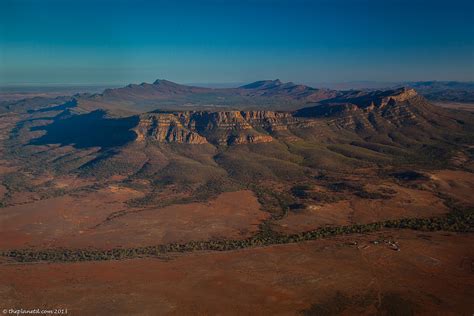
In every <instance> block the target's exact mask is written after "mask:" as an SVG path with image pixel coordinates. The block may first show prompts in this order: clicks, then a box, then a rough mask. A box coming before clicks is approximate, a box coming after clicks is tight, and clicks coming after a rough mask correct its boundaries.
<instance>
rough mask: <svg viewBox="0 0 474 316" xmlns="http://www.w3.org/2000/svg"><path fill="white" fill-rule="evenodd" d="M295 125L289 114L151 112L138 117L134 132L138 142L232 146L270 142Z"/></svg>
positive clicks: (260, 112) (264, 112) (267, 112)
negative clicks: (273, 135) (280, 132)
mask: <svg viewBox="0 0 474 316" xmlns="http://www.w3.org/2000/svg"><path fill="white" fill-rule="evenodd" d="M295 121H296V119H295V118H294V117H293V116H292V115H291V113H289V112H286V113H285V112H273V111H222V112H209V111H188V112H154V113H147V114H144V115H141V116H140V121H139V123H138V126H137V127H136V128H135V129H134V130H135V133H136V134H137V141H144V140H146V139H152V140H155V141H158V142H162V143H187V144H206V143H212V144H219V145H223V144H227V145H231V144H248V143H265V142H271V141H272V140H273V137H272V136H271V134H272V133H274V132H276V131H282V130H286V129H287V128H288V125H289V124H291V123H292V122H295Z"/></svg>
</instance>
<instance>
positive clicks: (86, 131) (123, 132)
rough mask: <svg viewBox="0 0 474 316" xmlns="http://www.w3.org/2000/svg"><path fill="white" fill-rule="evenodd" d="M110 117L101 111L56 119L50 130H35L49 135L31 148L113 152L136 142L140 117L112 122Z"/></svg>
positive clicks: (34, 140) (47, 128) (32, 142)
mask: <svg viewBox="0 0 474 316" xmlns="http://www.w3.org/2000/svg"><path fill="white" fill-rule="evenodd" d="M105 115H106V113H105V112H104V111H101V110H97V111H94V112H91V113H87V114H82V115H74V116H70V117H67V118H63V119H61V118H56V119H55V120H54V122H53V123H51V124H49V125H46V126H38V127H33V128H32V129H31V130H32V131H45V132H46V134H45V135H43V136H41V137H39V138H36V139H33V140H31V141H30V143H29V145H47V144H61V146H65V145H73V146H74V147H75V148H89V147H101V148H109V147H116V146H121V145H125V144H126V143H128V142H131V141H133V140H134V139H135V138H136V134H135V133H134V132H133V131H131V129H132V128H133V127H135V126H136V125H137V123H138V121H139V118H138V116H132V117H127V118H119V119H114V118H108V117H106V116H105Z"/></svg>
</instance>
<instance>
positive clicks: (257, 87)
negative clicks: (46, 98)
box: [78, 79, 338, 113]
mask: <svg viewBox="0 0 474 316" xmlns="http://www.w3.org/2000/svg"><path fill="white" fill-rule="evenodd" d="M337 95H338V92H337V91H334V90H328V89H315V88H311V87H308V86H304V85H297V84H294V83H291V82H288V83H283V82H281V81H280V80H278V79H277V80H264V81H257V82H254V83H251V84H248V85H244V86H241V87H238V88H220V89H217V88H204V87H195V86H186V85H181V84H177V83H174V82H171V81H167V80H156V81H155V82H154V83H153V84H149V83H142V84H139V85H136V84H131V85H128V86H126V87H123V88H117V89H107V90H105V91H104V92H103V93H100V94H94V95H82V96H80V97H78V102H79V103H80V104H81V105H82V106H84V107H87V108H90V109H100V108H102V109H108V110H111V111H116V112H122V113H141V112H145V111H151V110H156V109H162V110H184V109H190V110H193V109H194V110H197V109H200V110H203V109H208V110H211V109H219V108H227V109H255V110H256V109H276V110H292V109H297V108H300V107H302V106H304V105H306V104H308V103H311V102H317V101H320V100H324V99H328V98H332V97H335V96H337Z"/></svg>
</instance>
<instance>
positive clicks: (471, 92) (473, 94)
mask: <svg viewBox="0 0 474 316" xmlns="http://www.w3.org/2000/svg"><path fill="white" fill-rule="evenodd" d="M405 85H406V86H408V87H412V88H414V89H416V90H417V91H418V92H419V93H421V94H422V95H423V96H425V97H426V98H428V99H430V100H432V101H453V102H468V103H472V102H474V82H458V81H420V82H408V83H406V84H405Z"/></svg>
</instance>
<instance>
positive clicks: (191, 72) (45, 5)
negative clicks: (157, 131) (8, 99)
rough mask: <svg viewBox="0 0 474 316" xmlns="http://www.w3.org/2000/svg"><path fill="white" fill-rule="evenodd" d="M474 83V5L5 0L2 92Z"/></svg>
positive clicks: (0, 29) (0, 3) (0, 18)
mask: <svg viewBox="0 0 474 316" xmlns="http://www.w3.org/2000/svg"><path fill="white" fill-rule="evenodd" d="M156 78H166V79H168V80H173V81H177V82H182V83H189V82H193V83H218V82H250V81H255V80H259V79H267V78H280V79H282V80H284V81H290V80H291V81H295V82H303V83H317V82H348V81H366V80H367V81H405V80H406V81H408V80H463V81H466V80H474V1H472V0H471V1H467V0H463V1H461V0H450V1H416V0H412V1H402V0H385V1H382V0H378V1H369V0H345V1H343V0H333V1H329V0H321V1H317V0H314V1H303V0H301V1H298V0H293V1H283V0H281V1H272V0H260V1H259V0H256V1H245V0H241V1H232V0H230V1H225V0H222V1H217V0H216V1H179V0H176V1H144V0H134V1H131V0H130V1H125V0H115V1H112V0H109V1H105V0H104V1H100V0H99V1H98V0H95V1H91V0H62V1H59V0H56V1H51V0H28V1H26V0H0V84H5V83H35V84H43V83H62V84H104V83H109V84H124V83H129V82H136V83H139V82H143V81H146V82H150V81H153V80H155V79H156Z"/></svg>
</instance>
